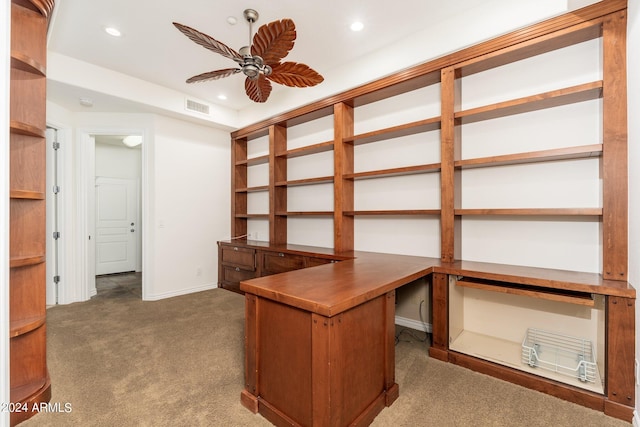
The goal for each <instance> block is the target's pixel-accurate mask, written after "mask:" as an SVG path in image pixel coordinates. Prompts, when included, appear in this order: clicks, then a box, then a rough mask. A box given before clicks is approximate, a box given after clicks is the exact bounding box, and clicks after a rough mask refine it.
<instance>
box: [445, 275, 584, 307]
mask: <svg viewBox="0 0 640 427" xmlns="http://www.w3.org/2000/svg"><path fill="white" fill-rule="evenodd" d="M456 285H457V286H462V287H465V288H471V289H480V290H483V291H490V292H499V293H503V294H509V295H523V296H527V297H532V298H538V299H544V300H549V301H558V302H566V303H570V304H577V305H583V306H587V307H594V306H595V300H594V298H593V295H592V294H583V293H577V292H568V291H561V290H557V291H555V292H552V290H551V289H549V288H534V287H528V286H518V285H515V284H504V285H501V284H494V283H486V282H475V281H470V280H457V281H456Z"/></svg>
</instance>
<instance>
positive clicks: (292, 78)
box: [173, 9, 324, 102]
mask: <svg viewBox="0 0 640 427" xmlns="http://www.w3.org/2000/svg"><path fill="white" fill-rule="evenodd" d="M243 15H244V18H245V20H246V21H247V22H248V23H249V46H243V47H242V48H240V50H239V51H237V52H236V51H235V50H233V49H232V48H230V47H229V46H227V45H226V44H224V43H222V42H220V41H218V40H216V39H214V38H213V37H211V36H208V35H207V34H204V33H202V32H200V31H198V30H195V29H193V28H191V27H188V26H186V25H182V24H179V23H177V22H174V23H173V25H174V26H175V27H176V28H177V29H178V30H180V32H182V33H183V34H184V35H185V36H187V37H188V38H189V39H191V40H192V41H194V42H195V43H197V44H199V45H200V46H202V47H204V48H206V49H209V50H211V51H213V52H215V53H217V54H219V55H222V56H224V57H225V58H229V59H231V60H233V61H235V62H236V63H237V64H238V67H239V68H224V69H221V70H215V71H209V72H206V73H202V74H198V75H196V76H193V77H191V78H189V79H187V83H198V82H205V81H209V80H217V79H221V78H224V77H228V76H231V75H234V74H238V73H240V72H242V73H243V74H244V75H245V76H246V79H245V92H246V93H247V96H249V98H250V99H251V100H252V101H254V102H266V101H267V99H268V98H269V95H270V94H271V89H272V86H271V81H273V82H275V83H278V84H282V85H285V86H290V87H309V86H315V85H317V84H319V83H321V82H322V81H323V80H324V78H323V77H322V76H321V75H320V74H318V72H317V71H315V70H313V69H312V68H311V67H309V66H308V65H306V64H301V63H297V62H280V61H281V60H282V59H283V58H284V57H285V56H287V54H288V53H289V51H290V50H291V49H292V48H293V44H294V42H295V40H296V27H295V24H294V23H293V21H292V20H291V19H287V18H285V19H281V20H279V21H273V22H270V23H268V24H265V25H263V26H261V27H260V28H259V29H258V31H257V32H256V34H255V35H254V36H253V37H252V30H253V23H254V22H256V21H257V20H258V17H259V16H260V15H259V14H258V12H256V11H255V10H253V9H246V10H245V11H244V13H243Z"/></svg>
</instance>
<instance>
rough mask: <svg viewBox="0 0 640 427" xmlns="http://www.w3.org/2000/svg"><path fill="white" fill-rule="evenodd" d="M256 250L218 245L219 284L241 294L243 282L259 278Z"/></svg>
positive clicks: (241, 246)
mask: <svg viewBox="0 0 640 427" xmlns="http://www.w3.org/2000/svg"><path fill="white" fill-rule="evenodd" d="M256 265H257V263H256V250H255V249H252V248H247V247H246V246H243V245H234V244H225V243H222V242H220V243H218V284H219V286H220V287H222V288H224V289H228V290H231V291H234V292H240V282H241V281H242V280H247V279H252V278H254V277H258V274H257V271H256V270H257V269H256Z"/></svg>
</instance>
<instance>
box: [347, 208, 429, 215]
mask: <svg viewBox="0 0 640 427" xmlns="http://www.w3.org/2000/svg"><path fill="white" fill-rule="evenodd" d="M343 213H344V214H345V215H347V216H359V215H362V216H367V215H370V216H371V215H380V216H383V215H428V216H431V215H440V209H397V210H369V211H344V212H343Z"/></svg>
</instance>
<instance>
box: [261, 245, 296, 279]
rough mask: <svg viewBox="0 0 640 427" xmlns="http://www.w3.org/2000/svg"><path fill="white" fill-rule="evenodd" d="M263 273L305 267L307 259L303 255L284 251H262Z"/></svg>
mask: <svg viewBox="0 0 640 427" xmlns="http://www.w3.org/2000/svg"><path fill="white" fill-rule="evenodd" d="M261 257H262V258H261V259H262V263H261V265H262V269H261V273H262V274H261V275H262V276H268V275H270V274H278V273H284V272H287V271H292V270H298V269H300V268H304V266H305V261H304V257H303V256H301V255H292V254H285V253H284V252H265V251H263V252H261Z"/></svg>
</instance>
